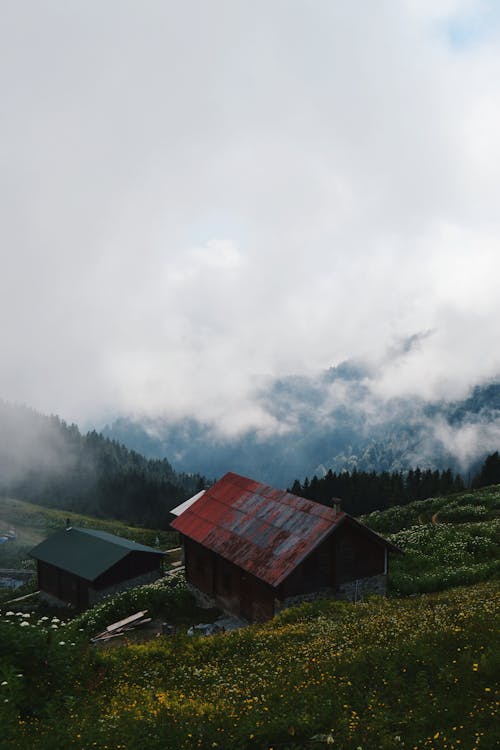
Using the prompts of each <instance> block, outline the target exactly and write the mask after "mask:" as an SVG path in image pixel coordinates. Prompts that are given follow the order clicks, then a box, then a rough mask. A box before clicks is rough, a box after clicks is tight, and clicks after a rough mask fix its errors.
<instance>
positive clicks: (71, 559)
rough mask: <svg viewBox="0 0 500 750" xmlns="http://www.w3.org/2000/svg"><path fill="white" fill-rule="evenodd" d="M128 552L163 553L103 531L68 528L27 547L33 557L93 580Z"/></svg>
mask: <svg viewBox="0 0 500 750" xmlns="http://www.w3.org/2000/svg"><path fill="white" fill-rule="evenodd" d="M130 552H148V553H150V554H151V553H153V554H155V555H163V554H164V553H163V552H159V551H158V550H156V549H153V548H152V547H147V546H146V545H144V544H138V543H137V542H132V541H130V540H129V539H122V537H119V536H115V535H114V534H108V532H106V531H96V530H95V529H82V528H77V527H71V528H69V529H62V530H61V531H58V532H57V533H55V534H53V535H52V536H50V537H49V538H48V539H45V541H43V542H41V543H40V544H38V545H37V546H36V547H35V548H34V549H32V550H31V553H30V554H31V556H32V557H34V558H35V559H36V560H41V561H42V562H46V563H49V564H50V565H55V566H56V567H57V568H62V569H63V570H67V571H68V572H69V573H73V574H74V575H77V576H79V577H80V578H85V579H86V580H87V581H95V579H96V578H98V577H99V576H100V575H102V573H104V572H105V571H106V570H109V568H111V567H112V566H113V565H115V564H116V563H117V562H119V561H120V560H122V559H123V558H124V557H126V556H127V555H128V554H129V553H130Z"/></svg>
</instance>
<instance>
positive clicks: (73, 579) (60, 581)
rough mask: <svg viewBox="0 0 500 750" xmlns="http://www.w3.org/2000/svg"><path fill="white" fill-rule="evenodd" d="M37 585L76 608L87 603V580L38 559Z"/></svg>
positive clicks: (85, 605)
mask: <svg viewBox="0 0 500 750" xmlns="http://www.w3.org/2000/svg"><path fill="white" fill-rule="evenodd" d="M37 567H38V587H39V589H40V591H44V592H46V593H47V594H49V595H50V596H53V597H54V598H55V599H58V600H59V601H61V602H64V603H67V604H71V605H72V606H73V607H76V609H78V610H80V609H85V608H86V607H88V605H89V593H88V588H89V582H88V581H85V580H84V579H83V578H79V577H78V576H75V575H73V574H72V573H68V572H67V571H65V570H61V569H60V568H56V567H55V566H54V565H50V564H49V563H45V562H42V561H41V560H38V564H37Z"/></svg>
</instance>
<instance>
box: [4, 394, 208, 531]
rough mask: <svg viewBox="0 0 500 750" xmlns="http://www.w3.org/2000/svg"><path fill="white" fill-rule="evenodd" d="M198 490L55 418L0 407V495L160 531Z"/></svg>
mask: <svg viewBox="0 0 500 750" xmlns="http://www.w3.org/2000/svg"><path fill="white" fill-rule="evenodd" d="M202 483H203V479H202V477H200V476H199V475H187V474H178V473H177V472H175V471H174V470H173V468H172V466H171V465H170V463H169V462H168V461H167V460H166V459H162V460H148V459H146V458H144V457H143V456H141V455H139V454H138V453H136V452H135V451H131V450H130V449H128V448H126V447H125V446H123V445H120V444H119V443H118V442H116V441H113V440H110V439H108V438H105V437H103V436H102V435H99V434H98V433H96V432H89V433H88V434H87V435H81V434H80V432H79V430H78V428H77V427H76V425H67V424H66V423H65V422H63V421H61V420H60V419H59V418H58V417H53V416H52V417H46V416H43V415H41V414H38V413H36V412H34V411H33V410H30V409H27V408H26V407H22V406H13V405H11V404H6V403H3V402H0V493H2V494H4V495H7V494H10V495H12V496H14V497H18V498H20V499H22V500H28V501H31V502H34V503H39V504H41V505H47V506H51V507H55V508H64V509H65V510H74V511H77V512H82V513H90V514H92V515H98V516H101V517H110V518H117V519H121V520H126V521H128V522H131V523H137V524H142V525H146V526H150V527H154V526H158V527H163V526H164V525H165V524H166V523H167V515H168V513H167V511H168V510H169V509H170V508H171V507H173V506H174V505H176V504H177V503H178V502H181V501H182V500H183V499H186V498H187V497H189V496H190V495H191V494H194V492H195V491H196V490H197V489H198V488H199V487H200V485H201V484H202Z"/></svg>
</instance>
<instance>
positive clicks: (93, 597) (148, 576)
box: [89, 570, 161, 607]
mask: <svg viewBox="0 0 500 750" xmlns="http://www.w3.org/2000/svg"><path fill="white" fill-rule="evenodd" d="M158 578H161V573H159V572H158V571H157V570H151V571H149V572H148V573H143V575H140V576H136V577H135V578H129V579H128V580H127V581H122V582H121V583H117V584H115V585H114V586H108V588H105V589H92V588H89V606H90V607H93V606H94V604H96V603H97V602H99V601H101V599H104V598H105V597H106V596H113V595H114V594H119V593H120V591H126V590H127V589H133V588H135V587H136V586H145V585H146V584H147V583H153V581H156V580H158Z"/></svg>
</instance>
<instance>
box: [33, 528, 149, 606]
mask: <svg viewBox="0 0 500 750" xmlns="http://www.w3.org/2000/svg"><path fill="white" fill-rule="evenodd" d="M31 556H32V557H34V558H35V560H37V569H38V587H39V589H40V592H41V594H42V596H43V597H44V598H45V599H46V600H47V601H49V602H50V603H52V604H56V605H70V606H73V607H75V608H76V609H78V610H83V609H86V608H87V607H90V606H92V605H93V604H95V603H96V602H97V601H99V600H100V599H102V598H103V597H105V596H108V595H110V594H114V593H117V592H118V591H122V590H124V589H127V588H131V587H133V586H141V585H143V584H145V583H150V582H152V581H154V580H156V579H157V578H159V577H160V576H161V575H162V560H163V557H164V553H163V552H159V551H158V550H155V549H153V548H152V547H146V546H145V545H143V544H137V543H136V542H131V541H129V540H127V539H122V538H121V537H119V536H115V535H114V534H108V533H107V532H105V531H95V530H93V529H83V528H72V527H68V528H66V529H62V530H61V531H58V532H57V533H55V534H53V535H52V536H50V537H49V538H48V539H46V540H45V541H44V542H41V544H39V545H38V546H36V547H35V548H34V549H33V550H31Z"/></svg>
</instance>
